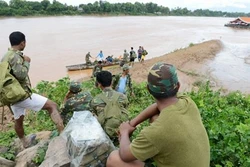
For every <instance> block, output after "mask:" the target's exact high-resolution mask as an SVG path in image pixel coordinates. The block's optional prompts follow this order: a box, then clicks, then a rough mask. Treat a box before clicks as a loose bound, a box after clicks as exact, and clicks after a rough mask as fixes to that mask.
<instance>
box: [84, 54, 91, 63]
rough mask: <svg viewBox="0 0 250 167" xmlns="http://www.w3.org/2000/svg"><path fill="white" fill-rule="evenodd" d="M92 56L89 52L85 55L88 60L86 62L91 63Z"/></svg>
mask: <svg viewBox="0 0 250 167" xmlns="http://www.w3.org/2000/svg"><path fill="white" fill-rule="evenodd" d="M90 57H91V55H90V54H89V53H88V54H86V57H85V61H86V63H90V62H91V61H90Z"/></svg>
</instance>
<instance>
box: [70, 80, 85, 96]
mask: <svg viewBox="0 0 250 167" xmlns="http://www.w3.org/2000/svg"><path fill="white" fill-rule="evenodd" d="M69 90H70V91H71V92H73V93H77V92H80V91H81V90H82V89H81V83H80V82H75V81H73V82H71V83H70V86H69Z"/></svg>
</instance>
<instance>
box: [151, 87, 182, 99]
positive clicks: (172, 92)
mask: <svg viewBox="0 0 250 167" xmlns="http://www.w3.org/2000/svg"><path fill="white" fill-rule="evenodd" d="M178 90H179V88H178V87H176V88H175V89H172V90H170V91H168V92H166V93H155V92H153V91H151V90H150V89H148V91H149V93H150V94H151V95H152V96H153V97H154V98H155V99H159V100H160V99H165V98H169V97H174V96H176V95H177V93H178Z"/></svg>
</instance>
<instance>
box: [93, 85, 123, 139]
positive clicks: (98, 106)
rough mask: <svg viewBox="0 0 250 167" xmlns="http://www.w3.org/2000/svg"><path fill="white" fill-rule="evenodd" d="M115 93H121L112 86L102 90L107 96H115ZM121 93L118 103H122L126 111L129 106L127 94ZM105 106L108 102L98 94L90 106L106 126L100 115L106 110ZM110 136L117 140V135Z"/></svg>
mask: <svg viewBox="0 0 250 167" xmlns="http://www.w3.org/2000/svg"><path fill="white" fill-rule="evenodd" d="M114 93H119V92H116V91H114V90H113V89H112V88H110V87H108V88H105V89H103V92H102V94H105V96H106V97H108V98H111V97H113V94H114ZM119 94H120V96H119V97H118V103H119V104H120V107H121V108H123V109H124V110H125V111H126V108H127V107H128V99H127V96H126V95H124V94H122V93H119ZM105 106H106V103H105V102H104V101H103V100H102V99H101V98H99V97H98V95H97V96H96V97H94V98H93V99H92V101H91V103H90V107H91V108H92V109H93V111H94V113H95V114H96V115H97V118H98V121H99V122H100V123H101V126H102V127H104V126H105V125H104V124H102V122H103V121H102V120H101V119H102V117H100V115H101V114H102V113H103V112H104V108H105ZM124 121H126V120H124ZM117 128H118V127H117ZM110 137H111V139H112V140H113V141H114V140H117V136H110Z"/></svg>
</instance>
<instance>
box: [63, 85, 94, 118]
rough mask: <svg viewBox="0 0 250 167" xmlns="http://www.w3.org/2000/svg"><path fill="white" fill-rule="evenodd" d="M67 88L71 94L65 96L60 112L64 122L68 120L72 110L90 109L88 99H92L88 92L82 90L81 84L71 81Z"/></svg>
mask: <svg viewBox="0 0 250 167" xmlns="http://www.w3.org/2000/svg"><path fill="white" fill-rule="evenodd" d="M69 90H70V92H71V93H72V94H71V95H70V96H69V97H67V100H66V101H65V103H64V106H63V108H62V113H61V115H62V116H63V117H64V122H65V123H66V122H68V121H69V119H70V118H71V117H72V115H73V112H74V111H83V110H89V111H91V108H90V101H91V100H92V96H91V94H90V92H83V91H82V90H81V84H80V83H78V82H71V84H70V88H69Z"/></svg>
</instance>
